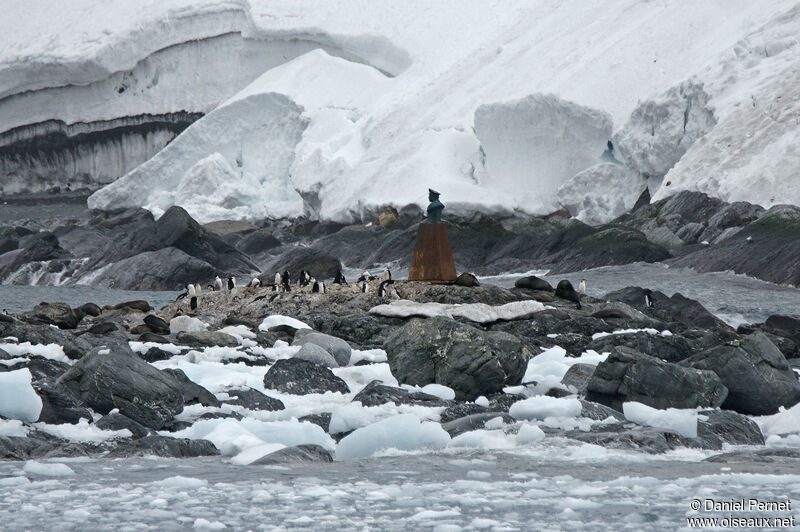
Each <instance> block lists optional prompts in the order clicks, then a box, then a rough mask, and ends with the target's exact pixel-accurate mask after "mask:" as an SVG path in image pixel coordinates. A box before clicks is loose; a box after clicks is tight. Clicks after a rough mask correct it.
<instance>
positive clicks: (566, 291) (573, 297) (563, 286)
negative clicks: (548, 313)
mask: <svg viewBox="0 0 800 532" xmlns="http://www.w3.org/2000/svg"><path fill="white" fill-rule="evenodd" d="M556 297H560V298H561V299H566V300H568V301H574V302H575V303H576V304H577V308H578V310H580V309H581V297H580V295H578V292H576V291H575V289H574V288H573V287H572V283H570V282H569V281H567V280H566V279H562V280H561V281H559V282H558V285H556Z"/></svg>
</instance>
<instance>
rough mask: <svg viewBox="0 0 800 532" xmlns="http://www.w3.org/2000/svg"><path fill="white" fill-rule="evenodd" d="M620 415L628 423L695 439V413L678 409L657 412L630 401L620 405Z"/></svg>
mask: <svg viewBox="0 0 800 532" xmlns="http://www.w3.org/2000/svg"><path fill="white" fill-rule="evenodd" d="M622 413H623V414H625V418H626V419H627V420H628V421H633V422H634V423H638V424H640V425H646V426H648V427H656V428H659V429H667V430H674V431H675V432H677V433H678V434H680V435H681V436H685V437H687V438H696V437H697V411H696V410H685V409H680V408H667V409H664V410H659V409H657V408H652V407H650V406H647V405H644V404H642V403H637V402H635V401H630V402H627V403H623V404H622Z"/></svg>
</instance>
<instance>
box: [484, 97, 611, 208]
mask: <svg viewBox="0 0 800 532" xmlns="http://www.w3.org/2000/svg"><path fill="white" fill-rule="evenodd" d="M475 135H476V136H477V137H478V140H479V141H480V143H481V148H482V150H483V153H484V154H485V163H484V164H485V168H486V172H487V173H488V175H489V176H491V177H490V180H491V182H492V186H496V187H498V188H501V189H505V190H516V191H517V194H518V201H519V203H520V204H524V205H528V207H527V209H526V210H529V211H534V212H552V211H554V210H556V209H557V208H558V204H557V202H556V192H557V191H558V188H559V186H561V185H562V184H563V183H564V182H565V181H567V180H568V179H570V178H571V177H572V176H574V175H575V174H576V173H578V172H580V171H581V170H584V169H586V168H588V167H589V166H592V165H593V164H595V163H598V162H600V156H601V155H602V154H603V150H604V149H605V147H606V142H607V141H608V140H609V139H610V138H611V117H610V116H609V115H608V114H606V113H603V112H600V111H597V110H594V109H589V108H588V107H584V106H580V105H577V104H574V103H572V102H568V101H564V100H561V99H559V98H558V97H556V96H553V95H538V94H537V95H532V96H528V97H526V98H523V99H521V100H517V101H514V102H509V103H495V104H487V105H481V106H480V107H478V109H477V110H476V111H475ZM487 180H488V179H487Z"/></svg>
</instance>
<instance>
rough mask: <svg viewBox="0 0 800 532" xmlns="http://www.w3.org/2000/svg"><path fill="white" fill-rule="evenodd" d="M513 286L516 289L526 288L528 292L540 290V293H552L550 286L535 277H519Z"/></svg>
mask: <svg viewBox="0 0 800 532" xmlns="http://www.w3.org/2000/svg"><path fill="white" fill-rule="evenodd" d="M514 286H515V287H517V288H526V289H528V290H540V291H542V292H554V291H555V290H554V289H553V287H552V285H550V283H548V282H547V281H545V280H544V279H540V278H538V277H536V276H535V275H529V276H528V277H520V278H519V279H517V280H516V281H515V282H514Z"/></svg>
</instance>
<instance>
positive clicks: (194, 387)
mask: <svg viewBox="0 0 800 532" xmlns="http://www.w3.org/2000/svg"><path fill="white" fill-rule="evenodd" d="M161 371H163V372H165V373H167V374H168V375H170V376H171V377H173V378H174V379H175V381H176V382H177V383H178V387H179V388H180V390H181V393H182V394H183V404H184V405H194V404H198V403H199V404H201V405H203V406H216V407H218V406H220V405H221V404H222V403H220V402H219V400H218V399H217V397H216V396H215V395H214V394H213V393H211V392H209V391H208V390H206V389H205V388H203V387H202V386H200V385H199V384H197V383H195V382H194V381H192V380H190V379H189V377H187V376H186V374H185V373H184V372H183V371H182V370H180V369H177V368H167V369H162V370H161Z"/></svg>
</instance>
